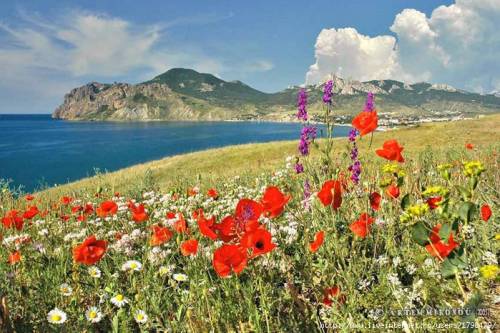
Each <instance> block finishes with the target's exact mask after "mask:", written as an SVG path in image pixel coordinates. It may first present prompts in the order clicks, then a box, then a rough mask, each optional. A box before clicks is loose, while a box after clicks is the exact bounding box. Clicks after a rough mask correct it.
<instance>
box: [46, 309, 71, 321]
mask: <svg viewBox="0 0 500 333" xmlns="http://www.w3.org/2000/svg"><path fill="white" fill-rule="evenodd" d="M67 318H68V316H67V315H66V312H64V311H62V310H59V309H58V308H54V309H52V310H50V311H49V313H48V314H47V321H48V322H49V323H51V324H58V325H59V324H63V323H64V322H65V321H66V319H67Z"/></svg>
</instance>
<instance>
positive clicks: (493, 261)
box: [482, 251, 498, 265]
mask: <svg viewBox="0 0 500 333" xmlns="http://www.w3.org/2000/svg"><path fill="white" fill-rule="evenodd" d="M482 260H483V262H484V263H485V264H486V265H498V260H497V256H496V255H495V254H494V253H493V252H490V251H486V252H484V254H483V258H482Z"/></svg>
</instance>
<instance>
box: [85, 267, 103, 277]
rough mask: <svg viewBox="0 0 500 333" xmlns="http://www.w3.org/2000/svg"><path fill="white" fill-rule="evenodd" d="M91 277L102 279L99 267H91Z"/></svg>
mask: <svg viewBox="0 0 500 333" xmlns="http://www.w3.org/2000/svg"><path fill="white" fill-rule="evenodd" d="M88 272H89V275H90V276H91V277H93V278H95V279H98V278H100V277H101V270H100V269H99V268H98V267H97V266H91V267H89V270H88Z"/></svg>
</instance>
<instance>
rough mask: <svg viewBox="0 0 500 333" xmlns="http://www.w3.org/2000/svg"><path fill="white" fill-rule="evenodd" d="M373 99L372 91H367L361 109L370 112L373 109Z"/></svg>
mask: <svg viewBox="0 0 500 333" xmlns="http://www.w3.org/2000/svg"><path fill="white" fill-rule="evenodd" d="M374 99H375V95H374V94H373V93H372V92H369V93H368V95H366V102H365V108H364V109H363V111H365V112H372V111H373V110H375V103H374Z"/></svg>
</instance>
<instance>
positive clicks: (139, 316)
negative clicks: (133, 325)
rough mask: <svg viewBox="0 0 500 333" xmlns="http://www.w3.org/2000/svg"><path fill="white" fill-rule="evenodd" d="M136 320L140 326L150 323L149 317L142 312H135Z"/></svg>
mask: <svg viewBox="0 0 500 333" xmlns="http://www.w3.org/2000/svg"><path fill="white" fill-rule="evenodd" d="M134 320H135V321H136V322H137V323H139V324H144V323H146V322H147V321H148V315H147V314H146V312H144V311H142V310H136V311H135V312H134Z"/></svg>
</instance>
